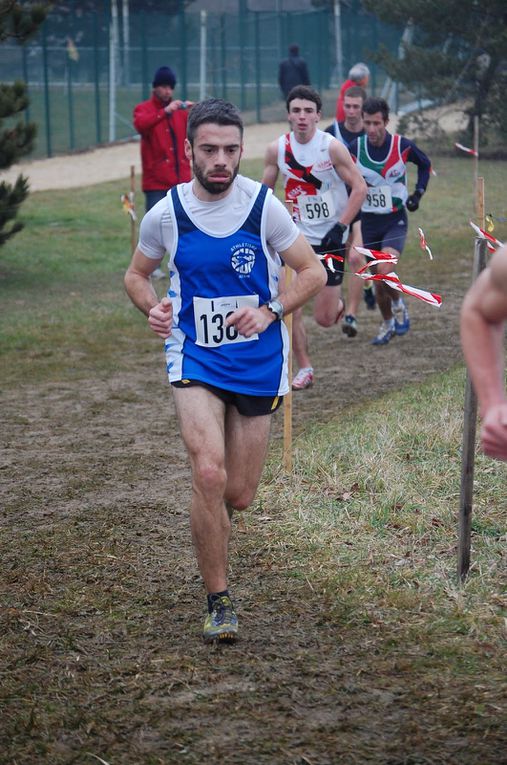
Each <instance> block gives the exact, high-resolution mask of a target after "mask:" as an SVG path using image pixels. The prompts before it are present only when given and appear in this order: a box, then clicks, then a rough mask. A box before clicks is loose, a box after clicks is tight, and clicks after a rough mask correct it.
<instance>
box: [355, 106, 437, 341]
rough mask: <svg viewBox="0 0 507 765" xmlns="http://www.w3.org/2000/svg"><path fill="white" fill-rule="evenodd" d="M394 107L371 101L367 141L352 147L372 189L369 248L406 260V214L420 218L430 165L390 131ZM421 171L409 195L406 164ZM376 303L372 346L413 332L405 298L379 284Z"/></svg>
mask: <svg viewBox="0 0 507 765" xmlns="http://www.w3.org/2000/svg"><path fill="white" fill-rule="evenodd" d="M388 122H389V107H388V105H387V102H386V101H385V100H384V99H383V98H367V99H366V101H365V102H364V104H363V127H364V131H365V135H363V136H360V137H359V138H356V139H355V140H354V141H352V143H350V144H349V150H350V153H351V155H352V157H353V159H354V161H355V162H356V165H357V167H358V169H359V172H360V173H361V175H362V176H363V177H364V179H365V180H366V183H367V184H368V193H367V196H366V199H365V201H364V204H363V206H362V208H361V232H362V236H363V243H364V247H367V248H368V249H372V250H383V251H384V252H389V253H392V254H394V255H398V256H399V255H401V253H402V251H403V247H404V245H405V239H406V236H407V213H406V210H409V212H415V211H416V210H417V209H418V207H419V200H420V199H421V197H422V195H423V194H424V192H425V191H426V188H427V186H428V181H429V177H430V169H431V162H430V160H429V158H428V157H427V156H426V154H425V153H424V152H423V151H421V149H419V148H418V147H417V146H416V145H415V143H414V142H413V141H410V140H409V139H408V138H405V137H404V136H401V135H397V134H394V135H391V134H390V133H388V132H387V130H386V125H387V123H388ZM407 162H413V163H414V164H415V165H416V166H417V181H416V185H415V191H414V192H413V194H410V196H409V194H408V189H407V173H406V163H407ZM392 270H393V267H392V264H391V263H387V264H386V265H378V266H373V267H372V271H373V272H375V273H381V274H387V273H389V272H390V271H392ZM375 291H376V296H377V303H378V307H379V309H380V312H381V314H382V318H383V322H382V324H381V325H380V329H379V331H378V334H377V336H376V337H375V338H374V339H373V341H372V343H373V345H386V344H387V343H388V342H389V341H390V340H391V339H392V338H393V337H394V336H395V335H404V334H406V333H407V332H408V330H409V329H410V318H409V315H408V310H407V307H406V306H405V303H404V301H403V299H402V298H401V297H400V293H399V292H398V291H397V290H393V289H392V288H391V287H388V286H387V285H386V284H385V283H384V282H375Z"/></svg>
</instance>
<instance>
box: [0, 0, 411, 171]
mask: <svg viewBox="0 0 507 765" xmlns="http://www.w3.org/2000/svg"><path fill="white" fill-rule="evenodd" d="M67 5H68V13H67V14H65V15H64V14H62V13H56V12H52V13H50V15H49V17H48V19H47V21H46V23H45V24H44V26H43V28H42V29H41V30H40V31H39V33H38V36H37V37H36V38H35V39H34V40H32V42H30V43H29V44H28V45H25V46H18V45H15V44H12V43H11V44H4V45H2V46H0V81H3V82H12V81H13V80H16V79H21V80H25V81H26V82H27V83H28V86H29V95H30V108H29V110H28V111H27V113H26V119H27V120H30V121H34V122H36V123H37V124H38V140H37V148H36V150H35V152H34V156H51V155H53V154H55V153H61V152H67V151H72V150H76V149H84V148H88V147H90V146H94V145H97V144H103V143H107V142H110V141H114V140H122V139H127V138H129V137H131V136H133V135H134V129H133V127H132V122H131V117H132V110H133V107H134V105H135V104H136V103H138V102H139V101H141V100H143V99H145V98H147V97H148V96H149V93H150V90H151V85H150V83H151V80H152V77H153V73H154V71H155V69H157V68H158V67H159V66H161V65H170V66H171V67H172V68H173V69H174V70H175V71H176V73H177V76H178V84H177V90H176V96H178V97H181V98H184V99H191V100H198V99H199V97H200V96H201V95H202V94H203V93H204V94H205V95H206V96H221V97H224V98H226V99H228V100H230V101H233V102H234V103H235V104H237V105H238V106H239V107H240V108H241V110H242V112H243V114H244V118H245V122H246V123H252V122H263V121H272V120H278V119H283V118H284V113H285V112H284V105H283V100H282V95H281V93H280V90H279V88H278V82H277V78H278V64H279V62H280V60H281V59H282V58H285V57H286V56H287V49H288V46H289V44H291V43H298V44H299V46H300V51H301V55H302V56H303V57H304V58H305V59H306V61H307V63H308V67H309V71H310V77H311V82H312V85H313V86H314V87H316V88H317V89H318V90H319V91H320V92H321V93H322V95H323V97H324V98H323V101H324V114H325V116H326V117H331V116H332V115H333V111H334V102H335V100H336V95H337V87H338V85H339V81H338V74H337V73H338V71H339V68H338V67H337V39H336V18H335V17H334V15H333V9H332V8H329V9H314V10H311V11H307V12H294V11H292V12H283V11H278V12H277V11H270V12H255V11H252V10H249V9H248V7H247V6H248V3H246V2H245V0H238V3H237V9H236V12H233V13H216V12H213V11H207V12H205V13H203V12H202V11H201V12H199V11H197V12H196V11H193V10H192V6H191V5H190V6H189V7H187V8H186V9H183V3H182V4H181V10H180V12H179V13H176V14H173V15H169V14H161V13H154V12H153V13H141V14H135V15H134V14H130V15H128V16H126V15H124V14H123V13H122V12H121V10H122V8H125V4H122V3H120V4H119V6H118V16H117V18H115V15H114V14H112V13H111V8H112V7H115V6H114V3H111V2H104V4H103V6H102V9H99V12H93V13H92V12H85V11H82V10H80V8H79V3H78V2H69V3H68V4H67ZM210 6H213V4H212V3H210ZM341 8H342V9H341V49H342V67H341V68H342V72H343V74H344V75H345V76H346V74H347V72H348V69H349V68H350V66H352V64H354V63H356V62H357V61H365V62H366V63H367V64H368V65H369V66H370V69H371V71H372V77H371V79H370V85H369V91H370V93H372V94H379V92H380V89H381V87H382V84H383V82H384V79H385V75H384V73H383V72H382V71H381V70H379V68H378V67H377V66H376V65H375V63H374V61H373V59H372V57H373V55H374V53H375V52H376V51H377V50H378V47H379V45H380V44H385V45H387V46H388V47H390V48H391V49H396V48H397V46H398V44H399V40H400V35H401V32H400V30H398V29H395V28H390V27H387V26H385V25H383V24H381V23H380V22H379V21H378V20H377V19H376V18H375V17H374V16H372V15H368V14H365V13H363V12H362V11H361V7H360V4H359V2H357V1H353V2H351V3H350V4H348V5H342V7H341Z"/></svg>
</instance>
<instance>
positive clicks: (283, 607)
mask: <svg viewBox="0 0 507 765" xmlns="http://www.w3.org/2000/svg"><path fill="white" fill-rule="evenodd" d="M462 291H463V290H462V288H461V287H458V288H456V292H455V293H454V294H453V293H452V291H451V292H450V293H449V294H447V295H446V300H445V304H444V306H443V307H442V308H441V309H439V310H436V309H433V308H431V307H428V306H425V305H424V304H422V303H416V301H411V302H410V308H411V315H412V329H411V331H410V332H409V333H408V334H407V335H406V336H405V337H403V338H396V339H395V340H393V341H392V342H391V343H390V344H389V346H387V347H385V348H372V346H371V345H370V340H371V338H372V337H373V335H374V334H375V331H376V328H377V326H378V322H379V316H378V314H377V313H376V312H375V313H371V312H368V311H366V309H365V308H364V307H363V308H362V312H361V315H360V334H359V335H358V337H357V338H355V339H353V340H349V339H348V338H346V337H345V335H343V334H342V332H341V331H340V328H339V327H335V328H333V329H332V330H323V329H320V328H318V327H316V325H315V323H314V322H313V319H312V318H311V315H310V313H309V312H308V313H307V315H306V319H305V320H306V323H307V330H308V335H309V340H310V347H311V349H312V356H313V360H314V367H315V371H316V384H315V385H314V387H313V388H312V389H310V390H308V391H305V392H302V393H297V394H295V396H294V428H295V435H296V438H297V435H298V434H300V433H304V431H305V429H306V428H307V427H309V426H310V425H312V424H313V423H315V422H318V421H322V422H324V421H329V420H330V419H331V418H332V417H333V416H335V415H337V414H340V413H343V412H346V411H347V409H349V408H350V407H351V405H353V404H355V403H357V402H360V401H362V400H365V399H372V398H375V397H376V396H379V395H382V394H383V393H384V392H388V391H391V390H393V389H395V388H398V387H401V386H404V385H406V384H408V383H419V382H421V381H422V380H424V379H425V378H426V377H427V376H428V375H431V374H433V373H434V372H438V371H440V370H444V369H447V368H449V367H450V366H452V365H453V364H454V363H456V362H457V361H458V360H459V359H460V358H461V351H460V347H459V339H458V313H459V306H460V303H461V297H462ZM135 353H136V357H137V358H138V359H140V362H141V363H140V364H139V365H138V366H137V367H134V366H132V368H131V371H130V372H129V373H127V374H124V373H122V374H121V375H120V374H117V375H113V376H112V377H111V376H103V377H101V376H100V375H98V376H97V375H96V374H88V373H87V370H86V367H85V366H84V365H83V366H81V364H80V360H79V358H76V359H75V360H74V364H75V380H71V381H66V382H61V383H45V384H42V385H37V386H35V385H31V384H30V382H27V384H25V385H23V386H21V387H19V388H17V389H10V390H7V391H4V393H3V412H4V417H3V419H4V426H3V432H2V437H1V438H2V445H3V450H2V455H3V456H2V463H1V469H2V475H3V477H4V479H6V480H4V482H3V484H2V489H1V499H2V507H3V510H2V535H3V540H4V541H3V549H4V553H3V557H2V570H3V576H2V578H1V579H2V583H1V589H2V602H3V609H2V621H3V627H2V638H1V640H2V653H3V658H4V661H3V669H2V670H1V673H2V675H1V676H2V692H1V694H2V695H1V708H0V712H1V714H0V717H1V719H2V723H1V725H0V763H9V764H10V765H38V764H39V763H48V764H49V763H51V765H53V764H58V765H60V764H63V763H65V764H66V763H79V764H81V763H83V764H84V763H90V765H91V764H92V763H94V762H95V763H96V762H103V763H104V762H106V763H108V764H109V765H119V764H120V763H121V764H122V765H123V764H125V765H127V764H128V765H134V764H136V765H137V764H138V763H139V764H140V765H141V764H142V765H145V764H146V765H150V764H151V763H182V764H185V765H186V764H190V763H191V764H192V765H194V764H195V765H197V764H201V763H204V762H211V763H224V764H229V763H230V764H233V763H234V764H236V763H238V764H239V763H241V764H242V765H254V763H255V764H257V763H265V764H266V765H278V764H280V765H281V764H282V763H284V764H285V763H287V764H292V763H295V764H297V765H327V764H329V765H331V764H334V763H346V764H347V765H349V764H355V763H358V764H362V763H381V764H385V765H387V764H389V765H402V764H406V765H409V764H410V765H418V764H420V765H430V764H431V765H434V764H436V763H438V764H440V763H442V764H443V763H445V764H446V765H449V764H451V765H454V763H455V764H456V765H458V763H459V765H468V764H470V765H472V763H473V764H474V765H475V764H476V763H478V762H481V763H484V765H487V763H493V762H495V763H499V762H500V761H501V758H502V755H501V753H500V752H499V751H498V750H497V746H498V741H497V742H496V744H495V742H493V743H492V742H491V740H490V739H489V738H488V737H487V735H486V734H487V722H486V720H485V721H484V724H483V726H481V724H480V723H478V722H477V718H476V719H475V722H474V724H473V725H470V724H469V723H467V720H466V711H467V708H468V705H469V703H470V694H471V693H472V691H471V690H468V689H467V690H466V692H463V687H462V685H460V683H459V681H458V680H457V679H456V678H453V677H452V676H450V675H449V674H448V673H446V672H445V670H443V671H442V674H441V676H439V677H438V679H437V680H435V676H433V677H432V679H431V680H430V679H428V678H427V676H426V675H425V674H424V670H423V668H422V667H421V668H420V669H418V664H417V662H416V661H412V660H411V659H410V657H413V656H415V655H416V654H417V651H418V648H417V642H416V641H414V644H412V645H401V646H397V647H396V649H393V650H390V651H388V652H386V653H384V652H383V649H382V646H385V645H388V644H390V641H391V643H392V644H393V645H395V644H396V636H395V635H392V634H390V633H389V630H388V629H387V628H385V629H384V630H383V629H377V630H374V629H373V630H372V628H371V625H369V624H367V623H364V624H362V623H360V622H357V621H352V622H351V621H350V620H349V619H347V614H346V607H345V606H340V605H337V603H338V604H340V603H341V604H343V603H346V600H347V597H348V595H347V592H343V593H340V594H339V597H338V598H332V599H331V598H329V597H328V596H326V595H322V594H318V593H316V592H315V591H314V588H313V587H312V586H311V584H310V583H309V582H308V581H307V580H305V578H295V577H292V576H291V575H290V570H291V556H292V555H293V551H291V549H278V548H276V549H275V548H274V547H273V546H272V545H271V544H270V536H269V527H270V524H272V523H276V513H277V508H267V509H266V508H263V509H262V514H260V513H259V511H258V509H257V510H256V508H255V506H254V508H253V509H252V510H249V511H247V513H246V515H245V519H244V520H243V521H242V522H238V521H237V520H236V519H235V522H234V530H233V542H232V551H231V574H230V582H231V589H232V591H233V594H234V597H235V600H236V604H237V609H238V612H239V617H240V629H241V640H240V641H239V642H238V644H237V645H235V646H232V647H228V648H227V649H217V648H216V647H206V646H204V645H203V644H202V643H201V639H200V629H201V625H202V620H203V613H204V597H203V589H202V584H201V582H200V579H199V576H198V574H197V570H196V565H195V562H194V557H193V552H192V547H191V540H190V531H189V525H188V515H187V507H188V504H189V497H190V491H189V489H190V479H189V470H188V467H187V462H186V458H185V455H184V453H183V449H182V444H181V441H180V437H179V435H178V431H177V425H176V421H175V416H174V411H173V408H172V402H171V398H170V395H169V391H168V386H167V383H166V381H165V378H164V366H163V360H162V355H161V353H160V352H159V351H158V350H157V349H156V346H155V344H154V341H153V340H152V339H151V338H150V339H149V340H147V342H146V346H145V347H143V349H142V350H140V349H136V351H135ZM414 395H416V390H415V389H414ZM281 433H282V416H281V414H278V415H277V416H276V418H275V424H274V431H273V448H274V449H276V448H279V447H280V440H281ZM278 511H279V509H278ZM25 550H27V551H29V552H25ZM393 641H394V642H393ZM493 750H495V751H496V755H495V757H493ZM502 761H504V762H505V760H502Z"/></svg>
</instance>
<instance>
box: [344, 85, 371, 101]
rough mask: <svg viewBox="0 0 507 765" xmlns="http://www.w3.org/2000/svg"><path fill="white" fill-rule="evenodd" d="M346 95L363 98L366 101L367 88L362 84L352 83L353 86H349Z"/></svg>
mask: <svg viewBox="0 0 507 765" xmlns="http://www.w3.org/2000/svg"><path fill="white" fill-rule="evenodd" d="M345 96H348V97H349V98H362V99H363V101H366V90H365V89H364V88H362V87H361V86H360V85H352V87H351V88H347V90H346V91H345V93H344V94H343V97H344V98H345Z"/></svg>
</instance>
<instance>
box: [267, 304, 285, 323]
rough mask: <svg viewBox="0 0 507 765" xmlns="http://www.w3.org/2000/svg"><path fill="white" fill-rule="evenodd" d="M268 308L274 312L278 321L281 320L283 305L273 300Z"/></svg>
mask: <svg viewBox="0 0 507 765" xmlns="http://www.w3.org/2000/svg"><path fill="white" fill-rule="evenodd" d="M268 308H269V310H270V311H272V312H273V313H274V314H275V316H276V318H277V319H281V318H282V316H283V305H282V304H281V303H280V301H279V300H272V301H271V302H270V303H268Z"/></svg>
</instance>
